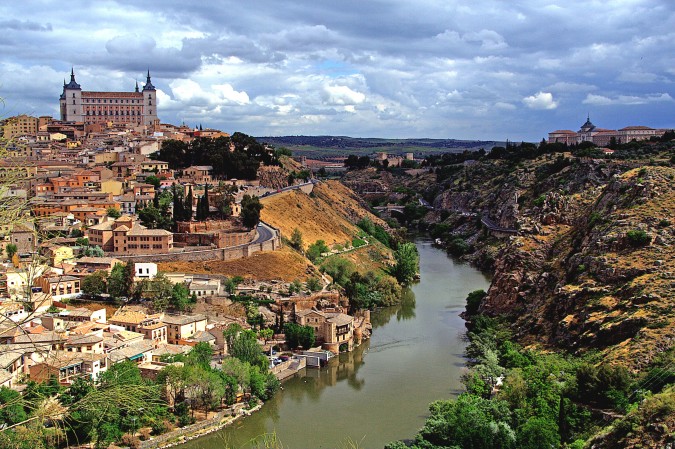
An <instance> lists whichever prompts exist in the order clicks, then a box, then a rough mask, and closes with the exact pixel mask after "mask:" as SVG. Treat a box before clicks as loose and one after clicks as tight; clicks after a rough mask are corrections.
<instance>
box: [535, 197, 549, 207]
mask: <svg viewBox="0 0 675 449" xmlns="http://www.w3.org/2000/svg"><path fill="white" fill-rule="evenodd" d="M544 201H546V195H543V194H542V195H539V196H538V197H537V198H535V200H534V201H532V204H534V205H535V206H537V207H541V206H543V205H544Z"/></svg>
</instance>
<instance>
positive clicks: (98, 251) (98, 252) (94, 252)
mask: <svg viewBox="0 0 675 449" xmlns="http://www.w3.org/2000/svg"><path fill="white" fill-rule="evenodd" d="M83 254H84V255H85V256H87V257H103V256H105V251H103V249H102V248H101V247H100V246H98V245H94V246H87V247H86V248H85V249H84V253H83Z"/></svg>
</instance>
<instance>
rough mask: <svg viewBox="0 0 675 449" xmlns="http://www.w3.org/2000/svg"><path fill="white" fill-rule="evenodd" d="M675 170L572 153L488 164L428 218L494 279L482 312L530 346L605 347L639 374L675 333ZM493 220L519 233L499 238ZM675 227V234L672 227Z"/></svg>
mask: <svg viewBox="0 0 675 449" xmlns="http://www.w3.org/2000/svg"><path fill="white" fill-rule="evenodd" d="M673 179H675V170H674V169H673V168H670V167H662V166H650V167H644V168H640V167H638V166H636V165H635V164H630V163H617V162H606V161H602V160H593V159H587V158H585V159H581V158H573V157H567V158H563V157H562V156H557V157H555V156H551V155H549V156H543V157H540V158H538V159H534V160H530V161H525V162H524V163H519V164H518V165H511V166H509V165H508V163H506V162H504V161H481V162H479V163H475V164H473V165H471V166H470V167H466V166H465V167H463V168H462V169H461V170H457V171H456V173H454V174H453V175H452V176H451V177H449V178H447V179H445V180H444V181H443V191H441V192H440V193H439V194H438V195H437V197H436V199H435V201H434V206H436V208H437V209H441V210H444V211H445V212H440V211H437V212H434V213H433V214H430V215H429V217H428V221H429V222H431V223H432V224H433V223H438V222H441V221H442V222H443V223H444V224H447V226H448V228H450V229H451V231H450V235H446V236H445V237H444V241H447V240H450V239H452V238H453V236H459V237H461V238H462V239H463V240H464V241H465V242H467V243H468V245H469V246H470V247H471V252H470V253H469V254H468V255H465V256H464V257H465V258H467V259H469V260H471V261H472V262H474V263H476V264H478V265H479V266H482V267H490V268H491V270H492V271H493V272H494V277H493V281H492V284H491V286H490V289H489V291H488V295H487V297H486V298H485V300H484V301H483V303H482V305H481V310H482V311H483V312H485V313H488V314H491V315H507V316H510V317H511V322H512V323H513V329H514V331H515V333H516V335H517V336H519V338H520V339H521V341H522V342H523V343H526V344H528V343H531V344H540V345H545V346H546V345H548V346H557V347H564V348H566V349H569V350H572V351H577V350H579V351H583V350H586V349H589V348H597V349H600V350H602V351H604V352H605V353H606V355H607V356H608V357H610V358H625V357H626V354H628V353H630V354H632V356H631V358H630V360H622V361H623V362H624V363H628V364H630V365H631V366H632V367H635V368H639V367H640V366H643V365H645V364H647V363H649V361H650V360H652V359H653V357H654V356H655V355H656V354H657V353H659V352H660V351H662V350H663V349H664V348H666V347H669V346H670V341H671V339H672V337H671V335H673V330H674V328H675V319H674V317H675V315H674V314H673V311H672V309H673V306H675V301H673V299H674V297H675V295H673V293H672V287H675V258H673V255H674V254H673V253H675V250H673V249H671V248H674V247H673V245H674V244H675V238H674V235H673V233H674V231H675V189H673V182H672V180H673ZM481 216H487V217H489V219H490V220H491V221H492V222H493V223H496V225H497V226H500V227H503V228H509V229H517V230H518V231H519V232H518V234H517V235H512V236H510V237H509V236H501V238H497V237H495V236H494V235H493V234H494V233H490V232H488V230H487V229H486V228H485V226H482V225H481V224H480V218H479V217H481ZM671 223H673V225H671Z"/></svg>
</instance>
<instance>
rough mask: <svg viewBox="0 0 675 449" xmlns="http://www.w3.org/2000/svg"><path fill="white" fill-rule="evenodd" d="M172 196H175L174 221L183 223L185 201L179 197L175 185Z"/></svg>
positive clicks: (172, 188) (172, 187)
mask: <svg viewBox="0 0 675 449" xmlns="http://www.w3.org/2000/svg"><path fill="white" fill-rule="evenodd" d="M171 194H172V195H173V220H174V221H182V220H183V219H184V216H185V211H184V210H183V201H182V200H181V198H180V197H179V196H178V191H177V190H176V184H175V183H174V184H173V185H172V186H171Z"/></svg>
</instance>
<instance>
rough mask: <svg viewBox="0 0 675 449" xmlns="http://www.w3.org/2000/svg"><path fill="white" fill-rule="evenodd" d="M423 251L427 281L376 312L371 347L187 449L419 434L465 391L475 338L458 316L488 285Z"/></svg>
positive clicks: (288, 386) (327, 444) (367, 442)
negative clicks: (467, 358)
mask: <svg viewBox="0 0 675 449" xmlns="http://www.w3.org/2000/svg"><path fill="white" fill-rule="evenodd" d="M417 245H418V249H419V251H420V272H421V274H422V279H421V282H420V283H418V284H415V285H413V286H412V288H411V289H407V290H406V291H405V292H404V295H403V298H402V301H401V304H399V305H397V306H395V307H389V308H386V309H379V310H376V311H374V312H373V313H372V314H371V322H372V324H373V328H374V329H376V330H375V331H374V332H373V335H372V338H371V340H370V341H366V342H365V343H364V344H363V345H361V346H360V347H358V348H356V349H355V350H354V351H353V352H351V353H345V354H341V355H339V356H338V357H335V358H334V359H332V360H331V362H330V363H329V364H328V365H327V366H325V367H323V368H321V369H307V370H306V371H304V372H302V373H300V374H299V375H298V376H297V377H295V378H293V379H289V380H288V381H286V382H284V384H283V387H284V390H283V391H282V392H280V393H279V394H277V395H275V397H274V398H272V399H271V400H270V401H268V402H267V403H266V404H265V406H264V407H263V408H262V409H261V410H260V411H259V412H256V413H254V414H253V415H252V416H249V417H246V418H245V419H243V420H242V421H239V422H238V423H236V424H235V425H234V426H232V427H229V428H226V429H224V430H223V431H222V432H218V433H216V434H212V435H209V436H206V437H204V438H201V439H199V440H195V441H191V442H189V443H187V444H185V445H182V446H181V449H221V448H224V447H233V448H253V447H265V446H263V445H260V444H256V443H253V442H252V441H254V440H255V439H256V438H259V437H260V436H261V435H268V434H270V433H276V435H278V437H279V440H280V441H281V443H282V444H283V447H289V448H296V447H311V448H319V447H323V448H332V447H348V445H347V444H344V443H345V441H346V439H347V438H349V439H351V440H352V441H357V442H359V447H368V448H370V447H384V445H385V444H387V443H388V442H390V441H393V440H398V439H403V438H410V437H411V436H412V435H414V434H415V432H416V431H417V430H418V429H419V428H420V427H421V426H422V425H423V423H424V419H425V417H426V416H427V414H428V407H429V403H430V402H431V401H433V400H436V399H439V398H447V397H450V396H451V395H453V394H456V392H457V391H458V389H459V388H461V383H460V382H459V377H460V375H461V368H462V367H463V363H464V358H463V352H464V347H465V345H466V342H465V341H464V340H463V339H462V335H463V333H464V322H463V320H462V319H461V318H460V317H459V312H461V310H462V308H463V307H464V300H465V298H466V295H467V293H468V292H470V291H473V290H476V289H479V288H483V289H485V288H487V285H488V280H487V279H486V277H485V276H484V275H482V274H481V273H480V272H478V271H476V270H474V269H473V268H471V267H469V266H467V265H465V264H460V263H455V261H453V260H452V259H449V258H448V257H447V255H446V254H445V253H444V252H443V251H440V250H438V249H436V248H433V247H432V246H431V244H430V243H429V242H427V241H418V242H417ZM413 291H414V292H415V294H416V295H415V294H414V293H413ZM416 296H417V298H416ZM393 317H395V319H393Z"/></svg>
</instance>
